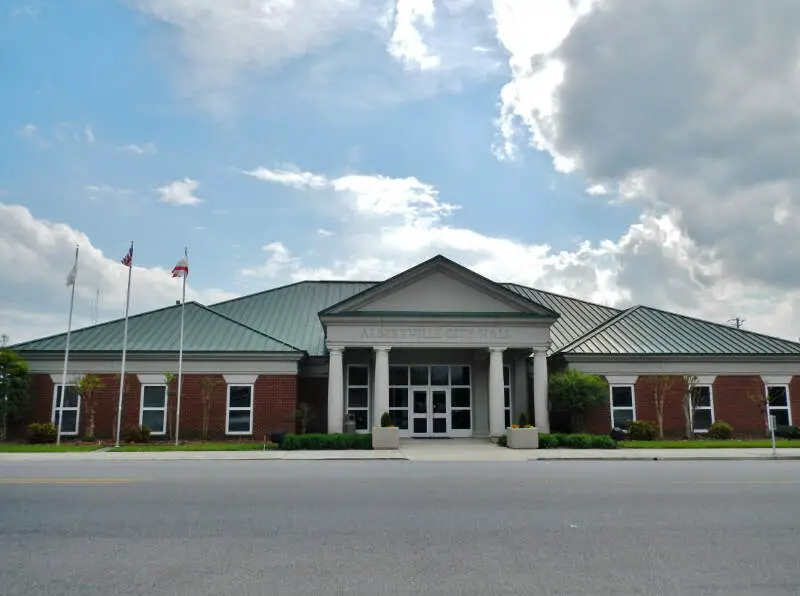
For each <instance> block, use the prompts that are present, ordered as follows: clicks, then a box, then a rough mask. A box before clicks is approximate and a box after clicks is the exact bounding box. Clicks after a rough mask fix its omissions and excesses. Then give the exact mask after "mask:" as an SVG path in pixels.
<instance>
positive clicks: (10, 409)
mask: <svg viewBox="0 0 800 596" xmlns="http://www.w3.org/2000/svg"><path fill="white" fill-rule="evenodd" d="M27 404H28V364H27V363H26V362H25V361H24V360H23V359H22V358H20V357H19V355H18V354H17V353H16V352H14V351H13V350H9V349H0V440H2V441H4V440H5V439H6V437H7V435H8V421H9V420H10V421H12V422H13V421H16V420H19V419H20V418H21V416H22V414H23V413H24V412H25V409H26V407H27Z"/></svg>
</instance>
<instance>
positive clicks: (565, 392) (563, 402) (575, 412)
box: [548, 369, 608, 432]
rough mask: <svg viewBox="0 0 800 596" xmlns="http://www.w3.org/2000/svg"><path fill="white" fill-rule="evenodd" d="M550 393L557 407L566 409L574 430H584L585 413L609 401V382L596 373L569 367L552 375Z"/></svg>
mask: <svg viewBox="0 0 800 596" xmlns="http://www.w3.org/2000/svg"><path fill="white" fill-rule="evenodd" d="M548 393H549V395H550V400H551V401H552V402H553V406H554V407H555V408H556V409H560V410H562V411H566V412H568V413H569V417H570V427H571V429H572V431H573V432H582V431H583V422H584V420H583V419H584V415H585V413H586V412H587V411H589V410H591V409H593V408H596V407H597V406H599V405H601V404H604V403H608V383H606V381H605V380H604V379H603V378H601V377H598V376H596V375H590V374H586V373H584V372H581V371H579V370H572V369H567V370H565V371H563V372H559V373H556V374H554V375H552V376H551V377H550V382H549V388H548Z"/></svg>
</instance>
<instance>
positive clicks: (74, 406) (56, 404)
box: [52, 385, 81, 435]
mask: <svg viewBox="0 0 800 596" xmlns="http://www.w3.org/2000/svg"><path fill="white" fill-rule="evenodd" d="M61 388H62V385H56V386H55V389H54V390H53V415H52V420H53V424H55V426H56V429H57V428H58V419H59V418H60V417H61V416H63V417H64V418H63V420H62V421H61V434H62V435H77V434H78V424H79V422H80V405H81V396H80V395H78V394H77V392H76V391H75V386H74V385H67V397H66V399H65V400H64V403H63V404H62V403H61V393H62V391H61Z"/></svg>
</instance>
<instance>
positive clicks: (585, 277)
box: [241, 170, 800, 337]
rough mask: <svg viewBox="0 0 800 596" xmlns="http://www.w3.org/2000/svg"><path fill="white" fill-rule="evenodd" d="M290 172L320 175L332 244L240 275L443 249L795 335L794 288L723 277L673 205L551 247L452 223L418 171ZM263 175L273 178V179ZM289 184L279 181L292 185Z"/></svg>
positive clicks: (320, 274)
mask: <svg viewBox="0 0 800 596" xmlns="http://www.w3.org/2000/svg"><path fill="white" fill-rule="evenodd" d="M297 172H299V173H301V174H302V179H304V180H312V179H313V180H317V181H318V182H319V181H321V180H326V181H327V184H324V185H323V184H321V183H317V184H314V185H306V186H305V190H306V191H307V192H309V193H312V194H311V196H310V200H311V199H313V198H314V197H316V196H317V195H319V201H318V202H315V203H314V204H316V205H319V208H320V215H321V216H323V217H329V218H331V219H333V220H335V221H336V222H337V226H338V227H339V228H340V229H341V233H339V234H337V242H336V243H335V244H330V243H326V245H325V250H324V251H316V250H313V249H310V250H308V251H307V252H303V253H299V254H296V255H295V254H293V253H292V251H291V250H290V249H289V248H288V247H287V246H286V245H285V244H284V243H281V242H274V243H272V244H270V245H268V246H267V247H265V252H267V258H266V260H265V261H264V262H263V263H262V264H260V265H253V266H248V267H246V268H244V269H243V270H242V271H241V273H242V274H243V275H245V276H247V277H251V278H267V279H273V280H275V281H283V280H287V279H288V280H292V281H297V280H302V279H341V278H343V279H382V278H385V277H388V276H390V275H393V274H395V273H397V272H399V271H401V270H402V269H404V268H406V267H410V266H412V265H414V264H416V263H418V262H420V261H422V260H424V259H426V258H429V257H431V256H433V255H434V254H437V253H442V254H445V255H446V256H448V257H450V258H453V259H455V260H457V261H459V262H461V263H463V264H465V265H467V266H469V267H471V268H473V269H474V270H476V271H478V272H479V273H482V274H484V275H487V276H489V277H491V278H492V279H496V280H500V281H511V282H518V283H522V284H527V285H533V286H536V287H540V288H542V289H545V290H550V291H554V292H559V293H563V294H567V295H571V296H577V297H580V298H584V299H587V300H593V301H597V302H600V303H605V304H612V305H618V306H627V305H630V304H632V303H643V304H648V305H651V306H656V307H661V308H666V309H669V310H676V311H678V312H682V313H685V314H689V315H695V316H700V317H702V318H706V319H709V320H713V321H717V322H725V321H727V320H728V319H729V318H730V317H731V316H733V315H734V314H738V315H740V316H746V317H747V318H748V321H749V323H748V327H749V328H754V329H759V330H762V331H765V332H768V333H773V334H777V335H781V336H784V337H795V336H796V335H797V332H796V330H798V329H800V309H797V310H796V311H793V305H794V304H798V305H800V292H797V291H795V292H792V293H788V294H779V293H774V292H771V291H770V289H769V287H765V286H763V285H762V286H748V285H747V284H746V283H743V282H742V281H738V280H735V279H730V278H728V277H725V276H724V275H723V269H722V263H721V262H720V260H719V259H718V258H717V256H716V254H715V252H714V251H713V250H709V249H707V248H705V247H703V246H700V245H698V243H697V242H695V241H694V240H692V239H691V238H690V237H688V236H687V235H686V234H685V232H684V230H683V226H682V223H681V219H680V216H679V214H676V213H674V212H664V213H661V214H643V215H642V216H641V217H640V219H639V221H637V222H636V223H635V224H634V225H632V226H631V227H630V229H629V230H628V231H627V232H626V233H624V234H623V235H621V236H620V237H619V238H616V239H607V240H604V241H601V242H597V243H594V244H592V243H588V242H584V243H581V244H579V245H577V246H575V247H574V248H573V249H572V250H570V251H559V252H557V251H554V250H553V249H552V247H550V246H548V245H546V244H535V243H528V242H524V241H521V240H517V239H514V238H505V237H498V236H491V235H487V234H483V233H481V232H479V231H476V230H471V229H468V228H464V227H460V226H458V225H455V224H454V223H452V222H451V217H452V216H453V214H454V213H455V212H456V211H457V210H458V209H459V206H458V205H455V204H451V203H447V202H444V201H442V200H441V199H440V198H439V196H438V191H437V189H436V188H435V187H433V186H432V185H430V184H427V183H423V182H421V181H419V180H417V179H416V178H398V179H395V178H388V177H385V176H374V175H373V176H368V175H356V174H351V175H348V176H343V177H340V178H330V179H329V178H327V177H325V176H323V175H321V174H315V173H312V172H302V171H301V170H297ZM262 179H264V180H268V181H270V182H276V180H275V177H272V176H265V177H262ZM295 181H296V179H294V178H292V179H283V180H282V181H281V183H282V184H284V185H285V186H287V187H291V188H297V185H296V184H295ZM319 254H322V255H324V257H322V259H320V257H318V255H319ZM773 312H774V313H780V315H777V314H776V315H775V316H773V315H772V314H771V313H773ZM794 312H796V314H794ZM787 313H788V316H787Z"/></svg>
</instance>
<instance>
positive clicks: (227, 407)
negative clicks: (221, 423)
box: [225, 383, 256, 437]
mask: <svg viewBox="0 0 800 596" xmlns="http://www.w3.org/2000/svg"><path fill="white" fill-rule="evenodd" d="M231 387H248V388H249V389H250V407H248V408H239V407H236V408H231ZM255 399H256V387H255V385H254V384H252V383H231V384H229V385H228V388H227V390H226V393H225V434H226V435H227V436H231V437H232V436H244V435H252V434H253V402H254V401H255ZM231 410H233V411H234V412H245V411H248V412H250V426H249V427H248V429H247V431H241V430H237V431H231V430H230V413H231Z"/></svg>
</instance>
